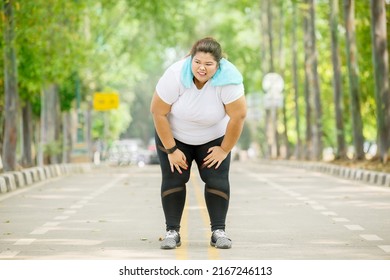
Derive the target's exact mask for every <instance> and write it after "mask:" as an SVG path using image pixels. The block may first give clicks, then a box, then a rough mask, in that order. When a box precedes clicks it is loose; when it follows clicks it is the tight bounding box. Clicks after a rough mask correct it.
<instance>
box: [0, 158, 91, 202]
mask: <svg viewBox="0 0 390 280" xmlns="http://www.w3.org/2000/svg"><path fill="white" fill-rule="evenodd" d="M94 166H95V165H94V164H93V163H81V164H72V163H66V164H53V165H46V166H43V167H31V168H26V169H23V170H21V171H12V172H6V173H0V194H2V193H8V192H12V191H14V190H16V189H18V188H24V187H27V186H29V185H32V184H34V183H37V182H42V181H45V180H47V179H51V178H55V177H60V176H65V175H70V174H75V173H85V172H88V171H91V170H92V168H93V167H94Z"/></svg>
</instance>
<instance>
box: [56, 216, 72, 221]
mask: <svg viewBox="0 0 390 280" xmlns="http://www.w3.org/2000/svg"><path fill="white" fill-rule="evenodd" d="M68 218H69V216H57V217H55V218H54V220H66V219H68Z"/></svg>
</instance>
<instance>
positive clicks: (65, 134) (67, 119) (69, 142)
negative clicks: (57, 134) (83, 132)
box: [62, 112, 73, 163]
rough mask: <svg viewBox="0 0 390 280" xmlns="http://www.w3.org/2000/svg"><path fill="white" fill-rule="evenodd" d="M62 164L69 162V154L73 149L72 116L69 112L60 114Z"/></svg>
mask: <svg viewBox="0 0 390 280" xmlns="http://www.w3.org/2000/svg"><path fill="white" fill-rule="evenodd" d="M62 124H63V126H62V128H63V129H62V138H63V142H62V163H69V162H70V161H71V153H72V148H73V139H72V127H73V125H72V114H71V112H64V113H62Z"/></svg>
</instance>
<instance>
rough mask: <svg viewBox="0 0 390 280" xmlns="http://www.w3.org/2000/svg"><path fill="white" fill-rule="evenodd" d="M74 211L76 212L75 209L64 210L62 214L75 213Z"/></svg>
mask: <svg viewBox="0 0 390 280" xmlns="http://www.w3.org/2000/svg"><path fill="white" fill-rule="evenodd" d="M75 213H77V211H75V210H66V211H64V214H68V215H70V214H75Z"/></svg>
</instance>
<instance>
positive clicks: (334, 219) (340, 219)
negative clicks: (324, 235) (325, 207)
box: [332, 218, 349, 222]
mask: <svg viewBox="0 0 390 280" xmlns="http://www.w3.org/2000/svg"><path fill="white" fill-rule="evenodd" d="M332 220H333V221H335V222H349V220H348V219H346V218H332Z"/></svg>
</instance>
